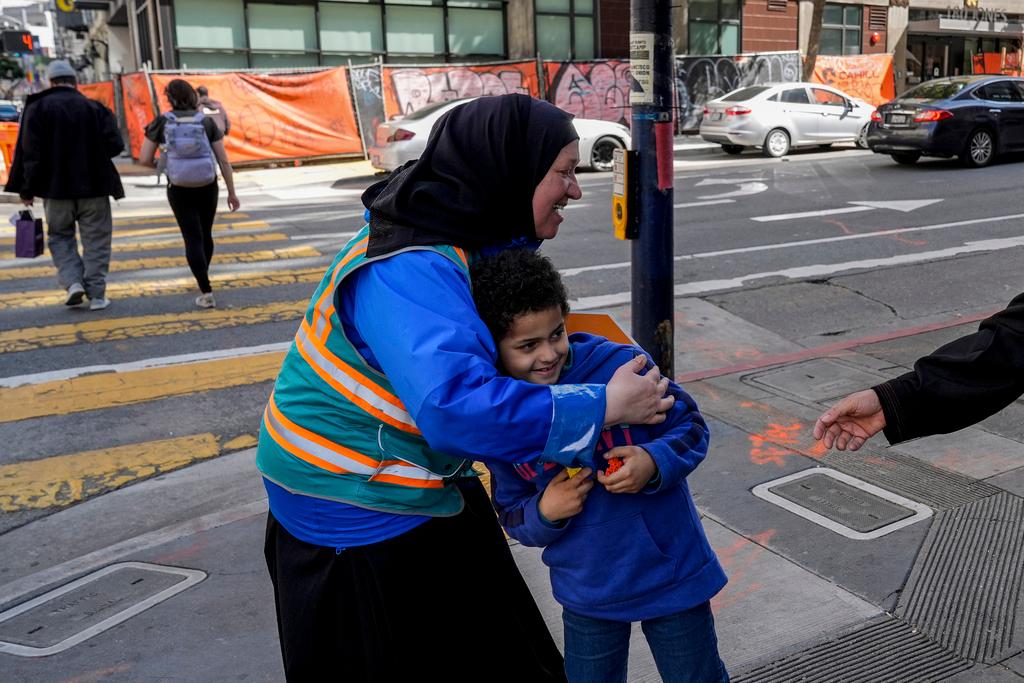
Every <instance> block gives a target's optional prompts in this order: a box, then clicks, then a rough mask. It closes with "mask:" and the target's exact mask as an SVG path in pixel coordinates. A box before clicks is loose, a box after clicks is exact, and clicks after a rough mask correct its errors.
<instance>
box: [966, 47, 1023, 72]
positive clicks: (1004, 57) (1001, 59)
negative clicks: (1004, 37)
mask: <svg viewBox="0 0 1024 683" xmlns="http://www.w3.org/2000/svg"><path fill="white" fill-rule="evenodd" d="M971 66H972V67H973V71H974V73H976V74H993V75H1004V76H1020V53H1019V52H1009V51H1007V52H1005V53H1003V52H981V53H979V54H976V55H974V56H973V57H972V58H971Z"/></svg>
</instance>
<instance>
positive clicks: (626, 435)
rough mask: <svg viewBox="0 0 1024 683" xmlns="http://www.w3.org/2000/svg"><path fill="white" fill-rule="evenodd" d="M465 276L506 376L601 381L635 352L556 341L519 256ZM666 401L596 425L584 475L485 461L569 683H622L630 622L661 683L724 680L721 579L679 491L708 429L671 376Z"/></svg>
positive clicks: (554, 286)
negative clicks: (624, 420)
mask: <svg viewBox="0 0 1024 683" xmlns="http://www.w3.org/2000/svg"><path fill="white" fill-rule="evenodd" d="M470 274H471V276H472V283H473V300H474V301H475V302H476V305H477V311H478V312H479V314H480V318H481V319H482V320H483V321H484V324H486V325H487V329H488V330H489V331H490V332H491V335H492V336H493V337H494V343H495V344H496V345H497V346H498V359H499V363H500V368H501V371H502V372H503V373H504V374H507V375H508V376H510V377H513V378H515V379H521V380H525V381H527V382H530V383H532V384H546V385H561V384H603V383H605V382H607V381H608V380H609V379H610V378H611V376H612V375H613V374H614V373H615V371H616V370H617V369H618V367H619V366H620V365H622V363H624V362H628V361H629V360H630V359H632V358H633V357H634V356H636V355H638V354H639V355H643V352H642V351H640V349H638V348H637V347H635V346H632V345H627V344H618V343H615V342H612V341H609V340H608V339H606V338H604V337H598V336H595V335H591V334H586V333H582V332H577V333H575V334H572V335H569V334H567V333H566V329H565V316H566V314H567V313H568V312H569V303H568V300H567V299H568V298H567V295H566V292H565V287H564V286H563V285H562V280H561V278H560V277H559V275H558V271H557V270H555V267H554V266H553V265H552V264H551V262H550V261H548V260H547V259H546V258H544V257H543V256H541V255H540V254H537V253H535V252H534V251H532V250H530V249H510V250H506V251H503V252H501V253H499V254H497V255H495V256H493V257H491V258H484V259H480V260H478V261H476V262H475V263H473V265H472V267H471V269H470ZM643 357H645V358H646V356H643ZM648 362H649V364H650V365H651V366H653V361H650V359H648ZM669 393H670V394H671V395H672V396H673V397H675V399H676V402H675V404H674V405H673V406H672V408H671V410H669V411H668V412H667V413H666V415H665V421H664V422H662V423H661V424H658V425H640V424H618V425H614V426H609V427H605V428H604V429H603V430H602V432H601V438H600V439H599V440H598V442H597V448H596V450H595V451H594V452H593V456H592V461H591V467H588V468H585V469H582V470H578V471H577V470H576V469H575V468H568V469H567V468H563V467H560V466H558V465H557V464H556V463H545V462H542V461H541V460H539V459H538V458H537V457H536V454H532V453H524V454H523V458H522V459H521V460H520V461H519V462H517V463H515V464H512V463H502V462H491V463H488V465H487V466H488V468H489V469H490V470H491V488H492V495H493V498H494V507H495V509H496V510H497V511H498V518H499V520H500V521H501V524H502V526H504V527H505V530H506V531H507V532H508V535H509V536H511V537H512V538H514V539H516V540H517V541H519V542H520V543H522V544H523V545H526V546H535V547H543V548H544V554H543V555H542V559H543V561H544V564H546V565H548V567H550V569H551V588H552V591H553V593H554V597H555V600H557V601H558V602H559V603H560V604H561V605H562V621H563V623H564V628H565V671H566V676H567V678H568V679H569V683H602V682H608V683H612V682H618V681H625V680H626V667H627V661H628V658H629V634H630V627H631V624H632V622H634V621H639V622H640V624H641V627H642V628H643V632H644V635H645V636H646V637H647V642H648V644H649V645H650V647H651V652H652V653H653V654H654V661H655V663H656V664H657V667H658V673H660V674H661V678H662V680H663V681H691V682H692V683H723V682H725V681H728V680H729V676H728V674H727V673H726V670H725V666H724V665H723V664H722V660H721V658H720V656H719V654H718V647H717V643H718V638H717V636H716V634H715V626H714V618H713V617H712V614H711V605H710V602H709V601H710V600H711V598H712V597H713V596H714V595H715V594H716V593H718V591H719V590H721V589H722V587H723V586H724V585H725V582H726V577H725V572H724V571H723V570H722V566H721V565H720V564H719V562H718V559H717V558H716V557H715V553H714V551H713V550H712V549H711V545H710V544H709V543H708V540H707V538H706V536H705V535H704V528H703V527H702V526H701V522H700V517H699V515H698V513H697V509H696V508H695V507H694V504H693V500H692V499H691V497H690V491H689V489H688V488H687V484H686V477H687V475H689V474H690V473H691V472H692V471H693V470H694V469H695V468H696V467H697V466H698V465H699V464H700V463H701V462H702V461H703V460H704V458H705V456H706V455H707V451H708V440H709V436H710V434H709V432H708V427H707V425H706V424H705V422H704V419H703V418H702V417H701V415H700V412H699V411H698V409H697V404H696V403H694V401H693V399H692V398H690V396H689V395H688V394H687V393H686V392H685V391H683V389H682V388H681V387H679V386H678V385H677V384H675V383H671V382H670V383H669ZM594 470H596V472H597V474H596V481H597V483H598V484H600V485H598V486H595V485H594V483H595V477H594V476H592V474H593V472H594Z"/></svg>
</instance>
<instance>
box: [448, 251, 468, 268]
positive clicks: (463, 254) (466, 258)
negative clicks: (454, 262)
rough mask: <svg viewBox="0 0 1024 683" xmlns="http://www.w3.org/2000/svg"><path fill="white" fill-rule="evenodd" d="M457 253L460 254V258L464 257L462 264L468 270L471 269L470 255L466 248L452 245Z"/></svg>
mask: <svg viewBox="0 0 1024 683" xmlns="http://www.w3.org/2000/svg"><path fill="white" fill-rule="evenodd" d="M452 248H453V249H454V250H455V253H456V254H458V256H459V258H460V259H462V265H463V266H465V268H466V270H469V257H467V256H466V250H465V249H463V248H462V247H452Z"/></svg>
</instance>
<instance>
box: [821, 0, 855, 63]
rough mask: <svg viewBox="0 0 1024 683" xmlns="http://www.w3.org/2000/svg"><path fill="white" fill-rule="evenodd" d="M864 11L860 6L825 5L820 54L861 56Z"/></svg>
mask: <svg viewBox="0 0 1024 683" xmlns="http://www.w3.org/2000/svg"><path fill="white" fill-rule="evenodd" d="M863 11H864V8H863V7H861V6H860V5H825V12H824V14H823V16H822V19H821V45H820V47H819V50H818V54H822V55H859V54H860V46H861V39H860V36H861V27H862V26H863V25H864V23H863V22H864V15H863Z"/></svg>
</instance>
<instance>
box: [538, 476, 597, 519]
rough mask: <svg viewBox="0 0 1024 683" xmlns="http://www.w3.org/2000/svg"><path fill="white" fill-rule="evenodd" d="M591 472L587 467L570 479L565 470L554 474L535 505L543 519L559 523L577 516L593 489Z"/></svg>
mask: <svg viewBox="0 0 1024 683" xmlns="http://www.w3.org/2000/svg"><path fill="white" fill-rule="evenodd" d="M593 472H594V471H593V470H592V469H590V468H589V467H585V468H583V469H582V470H580V471H579V472H577V473H576V476H574V477H570V476H569V473H568V472H567V471H565V470H562V471H561V472H559V473H558V474H556V475H555V478H554V479H552V480H551V481H549V482H548V485H547V487H545V489H544V493H543V494H541V497H540V503H538V505H537V507H538V509H540V514H542V515H544V519H546V520H548V521H549V522H559V521H561V520H563V519H568V518H570V517H575V516H576V515H578V514H579V513H580V512H581V511H582V510H583V501H585V500H586V499H587V494H588V493H590V489H592V488H594V480H593V478H592V477H591V476H590V475H591V474H593Z"/></svg>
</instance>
